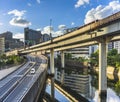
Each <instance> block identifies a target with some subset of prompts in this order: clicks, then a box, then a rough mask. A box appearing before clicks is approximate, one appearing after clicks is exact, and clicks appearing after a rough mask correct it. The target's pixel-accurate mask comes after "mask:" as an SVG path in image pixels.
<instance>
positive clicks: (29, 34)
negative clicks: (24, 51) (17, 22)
mask: <svg viewBox="0 0 120 102" xmlns="http://www.w3.org/2000/svg"><path fill="white" fill-rule="evenodd" d="M24 41H25V46H32V45H35V44H39V43H40V42H42V34H41V31H36V30H32V29H29V28H28V27H27V28H24Z"/></svg>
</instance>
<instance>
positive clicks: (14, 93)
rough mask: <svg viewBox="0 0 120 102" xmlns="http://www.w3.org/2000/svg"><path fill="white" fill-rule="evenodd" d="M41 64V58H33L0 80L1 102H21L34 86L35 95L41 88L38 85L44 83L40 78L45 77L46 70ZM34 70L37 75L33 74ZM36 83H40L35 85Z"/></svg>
mask: <svg viewBox="0 0 120 102" xmlns="http://www.w3.org/2000/svg"><path fill="white" fill-rule="evenodd" d="M43 62H45V61H43ZM41 63H42V59H41V58H39V57H37V56H34V57H33V56H31V57H29V58H28V62H27V63H26V64H25V65H23V66H21V67H20V68H18V69H17V70H16V71H14V72H13V73H11V74H10V75H8V76H7V77H5V78H4V79H2V80H0V102H21V99H23V97H24V96H25V95H26V94H27V92H29V90H30V89H31V88H32V86H34V88H33V90H34V92H33V93H36V92H37V90H36V89H37V88H39V87H40V86H38V85H40V82H42V79H41V78H40V79H38V78H39V77H40V76H41V75H43V72H44V71H45V68H46V67H45V68H43V67H42V66H43V65H41ZM44 64H45V63H44ZM32 68H34V69H35V73H31V69H32ZM46 72H47V71H46ZM44 75H45V74H44ZM43 79H44V78H43ZM36 81H39V82H37V84H35V85H34V83H36ZM33 93H31V94H32V98H33V96H34V94H33Z"/></svg>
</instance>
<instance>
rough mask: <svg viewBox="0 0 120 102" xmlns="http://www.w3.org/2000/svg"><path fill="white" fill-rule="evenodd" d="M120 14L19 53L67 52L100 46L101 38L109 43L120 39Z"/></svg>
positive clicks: (21, 50)
mask: <svg viewBox="0 0 120 102" xmlns="http://www.w3.org/2000/svg"><path fill="white" fill-rule="evenodd" d="M119 32H120V12H118V13H116V14H114V15H112V16H109V17H107V18H104V19H102V20H96V21H94V22H92V23H89V24H87V25H84V26H81V27H79V28H78V29H77V30H75V31H73V32H69V33H67V34H65V35H62V36H60V37H56V38H53V39H51V40H49V41H47V42H44V43H40V44H37V45H34V46H31V47H28V48H25V49H20V50H19V51H18V53H20V54H24V53H31V52H35V51H36V52H37V51H50V49H51V48H53V49H54V51H60V50H66V49H71V48H75V47H82V46H89V45H94V44H98V43H99V41H100V40H101V38H104V39H107V42H109V41H115V40H119V39H120V33H119Z"/></svg>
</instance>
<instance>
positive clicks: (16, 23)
mask: <svg viewBox="0 0 120 102" xmlns="http://www.w3.org/2000/svg"><path fill="white" fill-rule="evenodd" d="M9 23H10V24H11V25H13V26H19V27H28V26H29V25H31V22H28V21H27V20H25V19H23V18H12V19H11V21H10V22H9Z"/></svg>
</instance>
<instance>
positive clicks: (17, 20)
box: [8, 9, 31, 27]
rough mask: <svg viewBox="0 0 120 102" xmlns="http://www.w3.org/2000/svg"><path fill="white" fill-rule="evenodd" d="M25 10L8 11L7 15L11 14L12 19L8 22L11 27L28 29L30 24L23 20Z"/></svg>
mask: <svg viewBox="0 0 120 102" xmlns="http://www.w3.org/2000/svg"><path fill="white" fill-rule="evenodd" d="M25 12H26V11H25V10H22V11H19V10H16V9H15V10H12V11H9V12H8V14H9V15H11V14H13V15H14V16H13V18H12V19H11V20H10V22H9V23H10V24H11V25H13V26H19V27H28V26H30V25H31V22H29V21H27V20H26V19H24V18H23V16H24V14H25Z"/></svg>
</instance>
